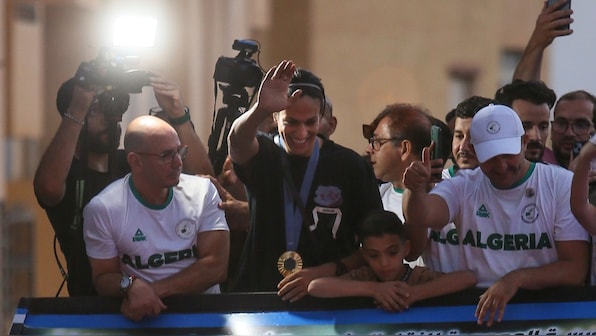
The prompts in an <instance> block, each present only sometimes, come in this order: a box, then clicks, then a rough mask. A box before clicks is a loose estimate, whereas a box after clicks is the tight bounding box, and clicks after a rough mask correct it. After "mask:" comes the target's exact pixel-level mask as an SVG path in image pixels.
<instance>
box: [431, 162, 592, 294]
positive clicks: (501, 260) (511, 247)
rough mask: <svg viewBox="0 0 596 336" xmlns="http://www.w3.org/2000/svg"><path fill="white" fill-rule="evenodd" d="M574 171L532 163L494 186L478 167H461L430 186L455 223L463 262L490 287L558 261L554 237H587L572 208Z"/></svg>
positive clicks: (563, 239)
mask: <svg viewBox="0 0 596 336" xmlns="http://www.w3.org/2000/svg"><path fill="white" fill-rule="evenodd" d="M571 178H572V173H571V172H570V171H566V170H563V169H560V168H558V167H552V166H550V165H544V164H540V163H539V164H535V163H532V164H531V166H530V169H529V170H528V172H527V174H526V176H524V177H523V179H522V180H521V181H520V182H519V183H518V184H517V185H516V186H514V187H512V188H510V189H506V190H501V189H497V188H495V187H494V186H493V185H492V184H491V183H490V181H489V179H488V178H487V177H486V176H485V175H484V173H483V172H482V170H480V168H476V169H474V170H471V169H466V170H462V171H460V172H459V173H458V174H457V175H456V176H455V177H453V178H451V179H448V180H445V181H443V182H441V183H439V184H437V186H436V187H435V188H434V189H433V190H432V191H431V192H430V193H431V194H436V195H439V196H441V197H442V198H443V199H444V200H445V202H446V203H447V206H448V208H449V221H451V222H454V223H455V224H456V226H457V228H458V232H459V241H460V244H461V247H462V260H461V261H462V266H463V268H464V269H469V270H471V271H472V272H474V274H476V277H477V278H478V284H477V286H478V287H488V286H490V285H491V284H492V283H494V282H495V281H497V280H498V279H500V278H501V277H502V276H504V275H505V274H507V273H509V272H511V271H513V270H515V269H519V268H524V267H538V266H541V265H545V264H549V263H553V262H555V261H557V250H556V248H555V242H556V241H568V240H583V241H587V240H588V233H587V232H586V231H585V230H584V229H583V228H582V227H581V225H580V224H579V223H578V222H577V220H576V219H575V217H574V216H573V214H572V213H571V207H570V204H569V196H570V188H571Z"/></svg>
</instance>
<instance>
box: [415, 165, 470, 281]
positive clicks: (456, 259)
mask: <svg viewBox="0 0 596 336" xmlns="http://www.w3.org/2000/svg"><path fill="white" fill-rule="evenodd" d="M453 169H454V168H453V166H452V167H451V168H448V169H443V174H442V177H443V180H448V179H450V178H451V177H453V176H455V172H454V170H453ZM428 234H429V239H428V244H427V245H426V249H425V250H424V253H423V254H422V258H423V260H424V263H425V264H426V266H428V267H429V268H430V269H432V270H433V271H438V272H443V273H450V272H455V271H460V270H461V269H462V268H461V263H460V259H461V255H460V254H461V249H460V246H459V240H458V236H457V229H456V227H455V224H453V223H449V224H447V225H445V226H444V227H443V228H442V229H441V230H439V231H437V230H433V229H429V233H428Z"/></svg>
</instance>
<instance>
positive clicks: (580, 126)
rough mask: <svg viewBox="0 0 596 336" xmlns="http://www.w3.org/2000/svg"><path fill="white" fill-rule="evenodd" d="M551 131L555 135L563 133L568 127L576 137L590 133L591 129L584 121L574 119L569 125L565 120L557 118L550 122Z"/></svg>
mask: <svg viewBox="0 0 596 336" xmlns="http://www.w3.org/2000/svg"><path fill="white" fill-rule="evenodd" d="M551 124H552V127H553V131H555V132H557V133H565V132H566V131H567V129H568V128H569V126H571V130H572V131H573V133H575V134H576V135H585V134H587V133H588V132H590V129H591V128H592V123H591V122H590V121H588V120H586V119H576V120H573V121H572V122H571V123H570V122H569V120H567V119H565V118H557V119H555V120H553V121H551Z"/></svg>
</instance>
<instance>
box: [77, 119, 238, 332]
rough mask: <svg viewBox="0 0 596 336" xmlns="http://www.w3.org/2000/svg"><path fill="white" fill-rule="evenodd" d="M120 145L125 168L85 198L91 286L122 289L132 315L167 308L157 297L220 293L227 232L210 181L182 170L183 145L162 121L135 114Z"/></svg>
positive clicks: (103, 291)
mask: <svg viewBox="0 0 596 336" xmlns="http://www.w3.org/2000/svg"><path fill="white" fill-rule="evenodd" d="M124 149H125V152H126V159H127V161H128V163H129V165H130V168H131V172H130V173H129V174H127V175H126V176H125V177H123V178H122V179H119V180H116V181H115V182H113V183H112V184H110V185H109V186H107V187H106V188H105V189H104V190H103V191H102V192H101V193H99V194H98V195H97V196H95V197H94V198H93V199H92V200H91V201H90V202H89V204H88V205H87V206H86V207H85V209H84V212H83V217H84V225H83V228H84V237H85V244H86V249H87V254H88V256H89V261H90V264H91V270H92V275H93V283H94V285H95V287H96V289H97V292H98V293H99V295H104V296H123V297H124V299H123V301H122V306H121V311H122V313H123V314H124V315H125V316H126V317H127V318H129V319H131V320H134V321H138V320H140V319H142V318H144V317H148V316H156V315H158V314H159V313H160V312H161V311H163V310H164V309H166V306H165V305H164V304H163V302H162V301H161V298H163V297H166V296H170V295H175V294H187V293H219V285H218V283H219V282H221V281H223V280H224V279H225V278H226V272H227V263H228V253H229V252H228V251H229V232H228V225H227V223H226V219H225V215H224V212H223V210H221V209H219V208H218V206H217V205H218V203H219V202H220V201H221V199H220V197H219V196H218V193H217V190H216V188H215V186H214V185H213V184H212V183H211V182H210V180H209V179H207V178H204V177H198V176H193V175H186V174H182V173H181V172H182V161H183V160H184V157H185V155H186V151H187V146H184V145H181V143H180V139H179V138H178V135H177V133H176V131H175V130H174V128H173V127H172V126H170V125H169V124H168V123H167V122H165V121H163V120H161V119H159V118H157V117H153V116H141V117H138V118H136V119H134V120H133V121H132V122H131V123H130V125H129V126H128V129H127V130H126V133H125V136H124Z"/></svg>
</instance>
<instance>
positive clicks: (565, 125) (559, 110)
mask: <svg viewBox="0 0 596 336" xmlns="http://www.w3.org/2000/svg"><path fill="white" fill-rule="evenodd" d="M595 116H596V97H594V96H593V95H592V94H590V93H588V92H586V91H584V90H578V91H572V92H568V93H566V94H564V95H562V96H561V98H559V100H558V101H557V104H556V105H555V109H554V120H553V121H552V126H551V127H552V129H551V134H550V136H551V140H552V144H553V154H554V158H555V160H556V164H558V165H559V166H561V167H564V168H567V169H569V168H570V167H569V164H570V160H571V159H572V155H573V147H574V146H577V145H578V144H583V143H585V142H586V141H588V139H589V138H590V136H591V135H592V134H593V133H594V119H595ZM594 174H596V172H594V173H592V174H591V178H590V182H593V181H594Z"/></svg>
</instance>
